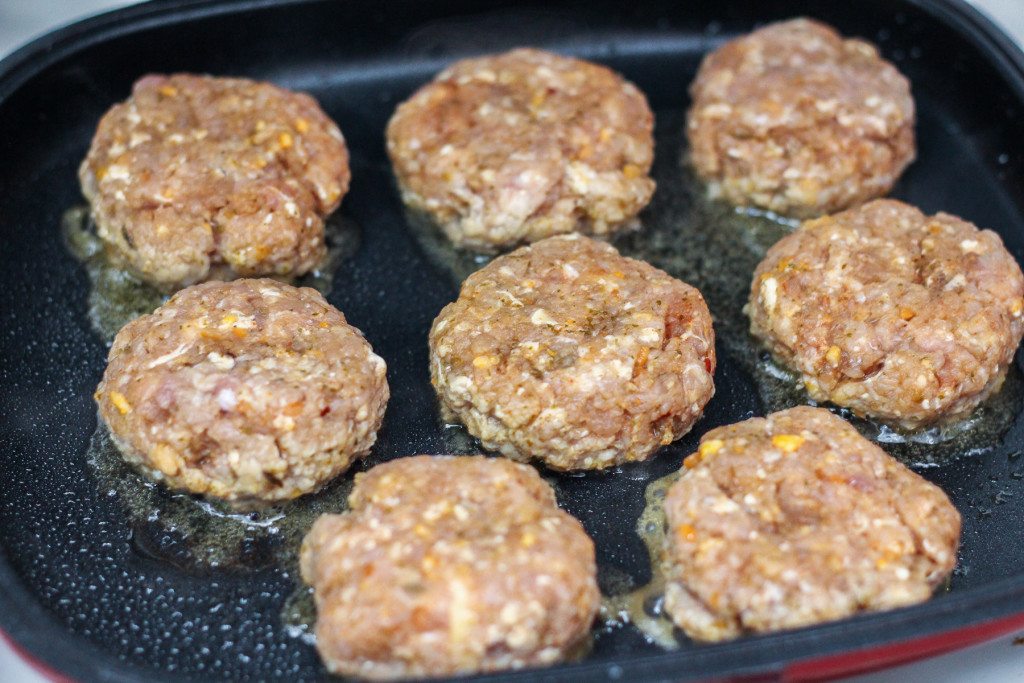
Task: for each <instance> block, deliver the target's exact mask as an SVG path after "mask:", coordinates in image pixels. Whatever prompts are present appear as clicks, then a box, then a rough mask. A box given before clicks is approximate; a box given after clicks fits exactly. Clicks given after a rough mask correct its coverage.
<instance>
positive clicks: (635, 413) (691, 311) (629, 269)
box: [430, 235, 715, 470]
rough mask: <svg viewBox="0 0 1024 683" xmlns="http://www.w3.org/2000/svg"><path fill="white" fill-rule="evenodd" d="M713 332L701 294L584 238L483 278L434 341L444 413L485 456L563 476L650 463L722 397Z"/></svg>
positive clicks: (511, 260) (470, 286) (560, 241)
mask: <svg viewBox="0 0 1024 683" xmlns="http://www.w3.org/2000/svg"><path fill="white" fill-rule="evenodd" d="M714 338H715V337H714V332H713V330H712V328H711V315H710V313H709V312H708V308H707V306H706V305H705V303H704V299H703V297H701V295H700V292H698V291H697V290H696V289H694V288H693V287H691V286H689V285H687V284H685V283H683V282H680V281H679V280H676V279H674V278H672V277H670V276H668V275H667V274H665V273H663V272H662V271H660V270H657V269H656V268H654V267H652V266H649V265H648V264H646V263H643V262H641V261H635V260H633V259H629V258H625V257H623V256H620V255H619V254H618V252H616V251H615V249H613V248H612V247H610V246H608V245H607V244H604V243H602V242H597V241H595V240H592V239H590V238H587V237H581V236H579V235H570V236H559V237H551V238H548V239H546V240H543V241H541V242H537V243H536V244H534V245H532V246H530V247H523V248H521V249H518V250H517V251H514V252H512V253H511V254H507V255H506V256H503V257H501V258H498V259H495V260H494V261H493V262H491V263H490V264H489V265H488V266H486V267H485V268H482V269H481V270H479V271H477V272H476V273H474V274H473V275H471V276H470V277H469V278H468V279H467V280H466V281H465V283H464V284H463V285H462V292H461V293H460V294H459V298H458V300H457V301H455V302H454V303H452V304H449V305H448V306H446V307H445V308H444V309H443V310H442V311H441V314H440V315H438V317H437V319H436V320H434V325H433V328H432V329H431V331H430V359H431V362H430V371H431V378H432V380H433V383H434V387H435V388H436V389H437V392H438V394H439V396H440V397H441V401H442V403H443V405H444V406H445V407H446V408H447V409H449V410H450V411H451V412H453V413H454V414H455V415H456V416H457V417H458V418H459V419H460V420H462V421H463V422H464V423H465V425H466V427H467V428H468V429H469V431H470V433H472V434H473V435H474V436H476V437H477V438H479V439H480V440H481V441H482V442H483V445H484V446H485V447H486V448H489V449H493V450H496V451H500V452H501V453H502V454H504V455H507V456H508V457H510V458H515V459H517V460H529V459H531V458H536V459H539V460H543V461H544V462H545V463H546V464H547V465H548V466H549V467H552V468H554V469H559V470H573V469H599V468H604V467H610V466H612V465H615V464H618V463H622V462H628V461H633V460H643V459H645V458H647V457H648V456H649V455H650V454H651V453H652V452H653V451H654V450H655V449H656V448H658V447H659V446H662V445H665V444H668V443H671V442H672V441H673V440H674V439H677V438H679V437H680V436H682V435H683V434H685V433H686V432H688V431H689V430H690V427H691V426H692V425H693V423H694V422H695V421H696V420H697V419H698V418H699V417H700V415H701V412H702V410H703V408H704V404H706V403H707V402H708V400H709V399H710V398H711V396H712V394H714V383H713V381H712V375H713V374H714V370H715V343H714Z"/></svg>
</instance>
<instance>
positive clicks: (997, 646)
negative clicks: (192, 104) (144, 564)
mask: <svg viewBox="0 0 1024 683" xmlns="http://www.w3.org/2000/svg"><path fill="white" fill-rule="evenodd" d="M971 2H972V3H973V4H974V5H976V6H977V7H980V8H981V9H983V10H984V11H986V12H987V13H988V14H989V16H991V17H993V18H994V19H996V21H997V23H1000V24H1001V25H1002V26H1003V28H1004V29H1006V31H1007V32H1008V33H1010V34H1011V35H1013V36H1014V37H1015V38H1016V39H1017V41H1018V42H1020V43H1022V44H1024V0H971ZM126 4H131V3H128V2H124V1H123V0H75V1H74V2H68V1H67V0H0V57H2V56H3V55H6V54H7V53H8V52H10V51H11V50H13V49H14V48H16V47H18V46H20V45H21V44H23V43H25V42H27V41H28V40H29V39H31V38H33V37H35V36H37V35H40V34H42V33H45V32H47V31H48V30H50V29H51V28H54V27H56V26H60V25H63V24H67V23H69V22H71V21H73V20H75V19H78V18H81V17H83V16H87V15H89V14H94V13H96V12H100V11H103V10H106V9H110V8H113V7H118V6H121V5H126ZM1019 635H1021V636H1024V634H1019ZM1013 639H1014V638H1013V636H1010V637H1005V638H1000V639H998V640H995V641H992V642H989V643H985V644H983V645H976V646H974V647H970V648H966V649H964V650H960V651H959V652H954V653H952V654H948V655H943V656H940V657H934V658H932V659H929V660H926V661H923V662H918V663H916V664H909V665H906V666H900V667H896V668H893V669H888V670H886V671H884V672H880V673H875V674H870V675H867V676H858V677H855V678H851V679H848V683H942V682H945V681H948V682H950V683H952V682H954V681H956V682H958V683H959V682H961V681H973V682H976V683H1007V682H1009V681H1024V645H1019V646H1015V645H1013ZM0 681H4V682H6V683H44V682H45V681H46V679H45V678H43V677H41V676H40V675H39V674H37V673H36V672H35V671H34V670H33V669H31V668H29V667H28V666H27V665H25V664H24V663H23V662H22V661H21V659H20V658H19V657H18V656H17V655H16V654H14V652H13V651H11V649H10V648H9V647H8V646H7V645H6V644H4V643H3V642H2V641H0Z"/></svg>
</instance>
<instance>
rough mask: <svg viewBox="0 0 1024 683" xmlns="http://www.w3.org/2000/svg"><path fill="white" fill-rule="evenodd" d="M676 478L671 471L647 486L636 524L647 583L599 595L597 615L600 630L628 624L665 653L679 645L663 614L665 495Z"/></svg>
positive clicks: (676, 629) (675, 633)
mask: <svg viewBox="0 0 1024 683" xmlns="http://www.w3.org/2000/svg"><path fill="white" fill-rule="evenodd" d="M679 476H680V472H678V471H677V472H673V473H672V474H669V475H667V476H664V477H662V478H660V479H655V480H654V481H652V482H651V483H650V484H649V485H648V486H647V491H646V493H645V501H646V505H645V506H644V511H643V512H642V513H641V515H640V518H639V519H638V520H637V523H636V532H637V534H638V535H639V536H640V538H641V539H642V540H643V542H644V545H645V546H646V547H647V554H648V556H649V558H650V567H651V580H650V581H649V582H648V583H647V584H646V585H644V586H641V587H640V588H636V589H633V590H629V591H626V592H621V593H618V594H608V593H605V594H604V595H603V600H602V603H601V615H602V618H603V619H604V620H605V622H606V623H605V624H604V627H603V628H605V629H606V630H607V629H610V628H617V627H621V626H622V625H624V624H632V625H633V626H634V627H635V628H637V629H638V630H639V631H640V633H641V634H643V636H644V638H645V639H646V640H647V641H648V642H650V643H653V644H655V645H660V646H661V647H663V648H665V649H667V650H674V649H676V648H678V647H679V646H680V638H685V636H682V635H681V633H680V631H679V629H678V628H676V626H675V624H674V623H672V620H671V619H670V618H669V617H668V615H667V614H665V612H664V609H663V605H664V596H665V550H664V543H665V495H666V494H667V492H668V489H669V488H670V487H671V486H672V484H674V483H675V482H676V481H677V480H678V479H679Z"/></svg>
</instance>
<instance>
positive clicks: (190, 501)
mask: <svg viewBox="0 0 1024 683" xmlns="http://www.w3.org/2000/svg"><path fill="white" fill-rule="evenodd" d="M86 458H87V462H88V463H89V465H90V468H91V471H92V474H93V476H94V477H95V479H96V483H97V486H98V487H99V490H100V491H108V492H109V495H113V496H116V497H117V499H118V501H119V502H120V504H121V508H122V511H123V514H124V515H125V517H126V518H127V520H128V526H129V528H130V529H131V531H130V537H129V538H128V539H127V540H128V542H129V545H130V547H131V549H132V550H133V551H134V552H135V554H136V556H137V557H140V558H142V559H145V560H149V561H155V562H160V563H162V564H168V565H171V566H174V567H176V568H177V569H179V570H181V571H185V572H190V573H206V572H209V571H211V570H230V571H253V570H258V569H262V568H265V567H271V566H275V567H280V566H285V567H293V566H295V565H296V564H297V561H298V552H299V547H300V545H301V543H302V538H303V536H305V534H306V532H307V531H308V530H309V528H310V527H311V526H312V525H313V522H314V521H316V518H317V517H319V516H320V515H321V514H325V513H337V512H342V511H344V510H345V509H346V508H347V502H346V501H347V499H348V494H349V493H350V491H351V489H352V485H353V476H352V475H351V474H349V475H343V476H341V477H339V478H338V479H336V480H335V481H333V482H331V483H329V484H328V485H327V486H325V487H324V489H322V490H321V491H319V492H317V493H314V494H310V495H306V496H303V497H301V498H298V499H296V500H293V501H289V502H287V503H283V504H280V505H275V506H271V507H267V508H264V509H260V510H255V511H249V512H239V511H236V510H232V509H231V508H229V507H227V506H226V505H225V504H224V503H221V502H217V501H211V500H206V499H203V498H200V497H198V496H195V495H191V494H188V493H183V492H179V491H172V490H170V489H168V488H167V487H165V486H163V485H162V484H158V483H156V482H154V481H151V480H149V479H148V478H146V477H145V476H143V475H142V474H140V473H138V472H137V471H135V470H134V469H133V468H132V467H131V466H130V465H129V464H128V463H127V462H126V461H125V460H124V458H122V457H121V454H120V453H119V452H118V450H117V447H116V446H115V445H114V442H113V440H112V439H111V437H110V432H109V430H108V429H107V427H106V425H105V424H103V421H102V420H99V424H98V426H97V428H96V431H95V433H94V434H93V437H92V439H91V441H90V444H89V449H88V451H87V453H86Z"/></svg>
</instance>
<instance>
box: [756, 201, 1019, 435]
mask: <svg viewBox="0 0 1024 683" xmlns="http://www.w3.org/2000/svg"><path fill="white" fill-rule="evenodd" d="M1022 296H1024V276H1022V275H1021V271H1020V267H1019V266H1018V265H1017V262H1016V261H1015V260H1014V259H1013V257H1012V256H1011V255H1010V254H1009V253H1008V252H1007V251H1006V249H1005V248H1004V247H1003V243H1002V241H1001V240H1000V239H999V236H998V235H996V234H995V233H994V232H991V231H989V230H978V229H977V228H976V227H975V226H974V225H972V224H971V223H968V222H966V221H963V220H960V219H959V218H957V217H955V216H950V215H949V214H944V213H940V214H937V215H935V216H930V217H929V216H925V215H924V214H922V213H921V212H920V211H918V210H917V209H915V208H913V207H911V206H907V205H906V204H903V203H900V202H897V201H892V200H879V201H875V202H871V203H869V204H866V205H864V206H862V207H860V208H858V209H851V210H850V211H846V212H844V213H840V214H837V215H835V216H826V217H824V218H820V219H817V220H813V221H808V222H806V223H804V224H803V226H802V227H801V228H800V229H799V230H797V231H796V232H794V233H793V234H791V235H788V236H787V237H785V238H783V239H782V240H780V241H779V242H778V243H776V244H775V245H774V246H773V247H772V248H771V249H770V250H769V251H768V254H767V256H766V257H765V259H764V260H763V261H762V262H761V264H760V265H759V266H758V267H757V270H756V271H755V273H754V281H753V283H752V285H751V291H750V303H749V305H748V308H747V311H748V313H749V315H750V320H751V325H750V329H751V332H753V334H754V335H755V336H757V337H759V338H761V339H762V340H764V342H765V343H766V344H767V346H768V348H769V349H770V350H771V351H772V353H773V354H774V355H775V356H776V358H778V359H779V361H780V362H781V363H783V364H784V365H786V366H788V367H790V368H792V369H793V370H796V371H797V372H798V373H800V375H801V377H802V379H803V381H804V384H805V385H806V387H807V390H808V392H809V393H810V395H811V398H813V399H815V400H818V401H831V402H832V403H835V404H836V405H840V406H845V407H848V408H850V409H852V410H853V411H854V412H855V413H857V414H858V415H863V416H872V417H875V418H878V419H879V420H882V421H883V422H887V423H890V424H893V425H895V426H897V427H901V428H903V429H916V428H918V427H921V426H925V425H928V424H931V423H935V422H937V421H940V420H942V421H951V420H955V419H958V418H962V417H964V416H966V415H967V414H968V413H970V411H971V410H973V409H974V408H975V406H977V405H978V403H979V402H981V401H982V400H983V399H984V398H985V397H986V396H988V395H989V394H991V393H992V392H994V391H996V390H998V389H999V387H1000V386H1001V385H1002V381H1003V378H1004V377H1005V376H1006V370H1007V367H1008V366H1009V364H1010V362H1011V361H1012V360H1013V355H1014V352H1015V351H1016V349H1017V345H1018V344H1019V343H1020V339H1021V334H1022V333H1024V323H1022V320H1021V312H1022V309H1024V301H1022V298H1021V297H1022Z"/></svg>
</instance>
